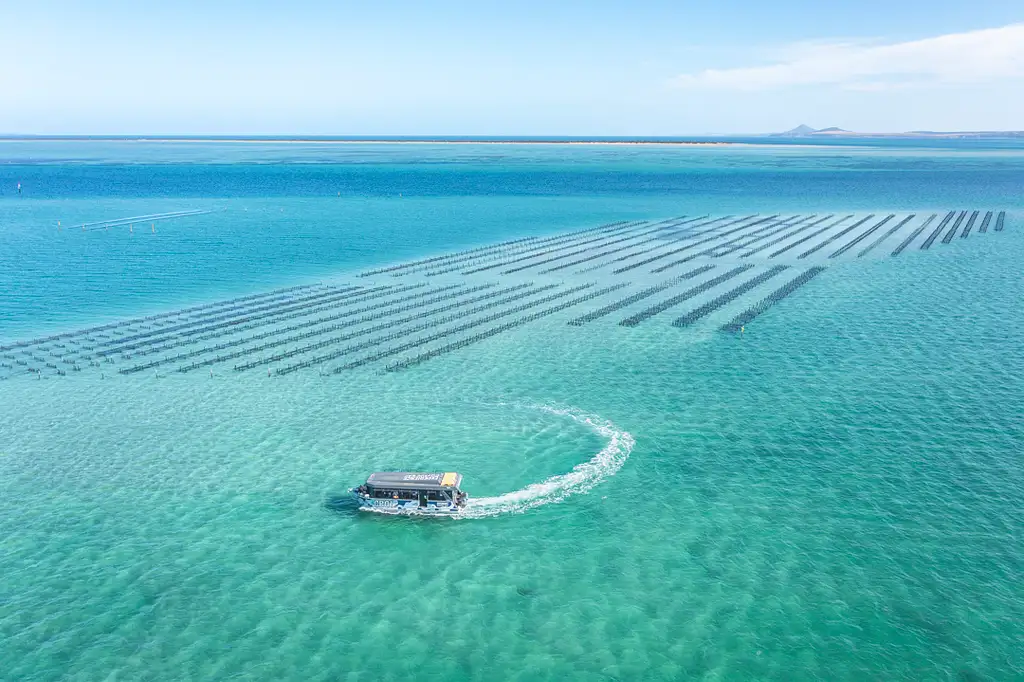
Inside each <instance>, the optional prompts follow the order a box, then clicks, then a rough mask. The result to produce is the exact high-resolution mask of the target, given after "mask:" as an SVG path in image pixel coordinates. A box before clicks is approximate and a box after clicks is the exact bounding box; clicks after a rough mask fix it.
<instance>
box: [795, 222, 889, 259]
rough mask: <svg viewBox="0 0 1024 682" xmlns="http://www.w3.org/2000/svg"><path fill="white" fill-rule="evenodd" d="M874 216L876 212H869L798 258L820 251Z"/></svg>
mask: <svg viewBox="0 0 1024 682" xmlns="http://www.w3.org/2000/svg"><path fill="white" fill-rule="evenodd" d="M874 217H875V214H874V213H869V214H868V215H866V216H864V217H863V218H861V219H860V220H858V221H857V222H855V223H854V224H853V225H850V226H848V227H844V228H843V229H841V230H839V231H838V232H836V233H835V234H833V235H831V236H829V237H826V238H825V240H824V241H822V242H820V243H818V244H815V245H814V246H812V247H811V248H809V249H807V250H806V251H804V252H803V253H801V254H800V255H799V256H797V258H798V259H803V258H807V257H808V256H810V255H811V254H812V253H815V252H817V251H820V250H821V249H823V248H825V247H826V246H828V245H829V244H831V243H832V242H834V241H836V240H837V239H841V238H842V237H844V236H846V235H848V234H849V233H850V232H853V231H854V230H856V229H857V228H858V227H860V226H861V225H863V224H864V223H866V222H867V221H869V220H871V219H872V218H874ZM890 217H891V216H890Z"/></svg>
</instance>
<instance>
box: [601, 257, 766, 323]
mask: <svg viewBox="0 0 1024 682" xmlns="http://www.w3.org/2000/svg"><path fill="white" fill-rule="evenodd" d="M753 267H754V266H753V265H741V266H739V267H736V268H733V269H732V270H729V271H728V272H725V273H722V274H721V275H719V276H718V277H712V278H711V279H709V280H707V281H706V282H701V283H700V284H698V285H697V286H695V287H693V288H692V289H687V290H686V291H684V292H683V293H681V294H679V295H677V296H673V297H672V298H667V299H665V300H664V301H662V302H661V303H658V304H657V305H653V306H651V307H650V308H647V309H646V310H642V311H640V312H639V313H637V314H636V315H632V316H630V317H627V318H626V319H624V320H622V321H621V322H619V325H620V326H623V327H635V326H637V325H638V324H640V323H641V322H643V321H644V320H646V319H649V318H651V317H654V316H655V315H657V314H658V313H660V312H664V311H666V310H668V309H669V308H671V307H673V306H676V305H678V304H680V303H682V302H683V301H686V300H689V299H691V298H693V297H694V296H699V295H700V294H702V293H704V292H705V291H707V290H708V289H711V288H712V287H716V286H718V285H719V284H721V283H723V282H726V281H728V280H730V279H732V278H733V277H735V276H736V275H740V274H743V273H744V272H746V271H747V270H750V269H751V268H753Z"/></svg>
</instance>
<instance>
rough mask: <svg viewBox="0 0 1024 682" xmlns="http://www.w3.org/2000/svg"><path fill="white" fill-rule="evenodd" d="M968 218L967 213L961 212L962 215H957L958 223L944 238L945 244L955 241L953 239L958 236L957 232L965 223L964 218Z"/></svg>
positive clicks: (956, 222) (954, 224) (955, 223)
mask: <svg viewBox="0 0 1024 682" xmlns="http://www.w3.org/2000/svg"><path fill="white" fill-rule="evenodd" d="M966 217H967V211H960V213H958V214H957V216H956V221H955V222H954V223H953V227H951V228H949V232H947V233H946V236H945V237H943V238H942V243H943V244H948V243H950V242H951V241H953V237H955V236H956V231H957V230H958V229H960V224H961V223H962V222H963V221H964V218H966Z"/></svg>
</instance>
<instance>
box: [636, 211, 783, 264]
mask: <svg viewBox="0 0 1024 682" xmlns="http://www.w3.org/2000/svg"><path fill="white" fill-rule="evenodd" d="M777 218H778V215H777V214H776V215H770V216H768V217H766V218H761V219H760V220H755V221H754V222H752V223H748V224H746V225H741V226H740V227H736V228H733V229H731V230H726V231H725V232H720V233H718V234H716V235H714V236H712V237H707V238H705V239H701V240H698V241H696V242H694V243H693V244H689V245H687V246H684V247H683V248H681V249H675V250H673V251H669V252H667V253H664V254H661V255H660V256H658V258H655V259H653V260H649V261H647V263H642V265H647V264H648V263H652V262H654V261H655V260H660V259H661V258H665V257H667V256H674V255H676V254H679V253H682V252H683V251H689V250H690V249H693V248H696V247H698V246H703V245H705V244H710V243H711V242H714V241H718V240H719V239H722V238H723V237H728V236H729V235H732V234H735V233H737V232H743V231H746V230H749V229H751V228H752V227H755V226H757V225H761V224H763V223H766V222H768V221H771V220H775V221H776V222H775V223H772V224H773V225H777V224H779V223H780V222H785V221H786V220H790V218H783V219H782V220H776V219H777ZM717 246H721V244H719V245H717ZM714 249H715V247H711V248H709V249H705V250H703V251H699V252H697V253H694V254H690V255H689V256H686V257H684V258H680V259H678V260H674V261H672V262H671V263H667V264H665V265H662V266H660V267H657V268H654V269H653V270H651V272H652V273H659V272H664V271H665V270H670V269H672V268H675V267H679V266H680V265H682V264H684V263H689V262H690V261H692V260H694V259H695V258H699V257H701V256H705V255H707V254H709V253H710V252H712V251H714ZM630 267H638V264H634V265H632V266H630ZM620 270H624V269H622V268H620ZM616 272H618V271H616Z"/></svg>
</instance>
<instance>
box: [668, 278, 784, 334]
mask: <svg viewBox="0 0 1024 682" xmlns="http://www.w3.org/2000/svg"><path fill="white" fill-rule="evenodd" d="M787 269H789V266H788V265H776V266H775V267H773V268H771V269H769V270H766V271H765V272H762V273H761V274H759V275H757V276H756V277H752V278H750V279H748V280H747V281H746V282H744V283H743V284H741V285H739V286H738V287H736V288H735V289H733V290H732V291H727V292H725V293H724V294H722V295H721V296H718V297H716V298H714V299H712V300H710V301H708V302H707V303H705V304H704V305H702V306H699V307H697V308H695V309H693V310H691V311H690V312H688V313H686V314H685V315H683V316H682V317H679V318H677V319H676V320H674V321H673V322H672V326H673V327H686V326H688V325H691V324H693V323H694V322H696V321H697V320H699V319H701V318H702V317H705V316H707V315H709V314H711V313H713V312H714V311H716V310H718V309H719V308H721V307H722V306H724V305H726V304H728V303H731V302H732V301H735V300H736V299H737V298H739V297H740V296H742V295H743V294H745V293H747V292H748V291H750V290H751V289H753V288H755V287H757V286H758V285H760V284H763V283H764V282H767V281H768V280H770V279H771V278H772V277H775V276H776V275H778V274H779V273H780V272H783V271H784V270H787Z"/></svg>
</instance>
